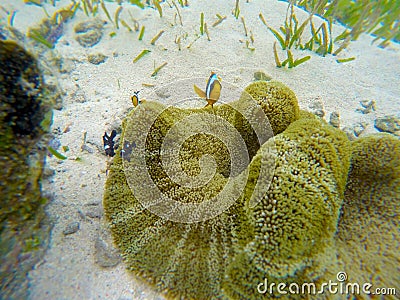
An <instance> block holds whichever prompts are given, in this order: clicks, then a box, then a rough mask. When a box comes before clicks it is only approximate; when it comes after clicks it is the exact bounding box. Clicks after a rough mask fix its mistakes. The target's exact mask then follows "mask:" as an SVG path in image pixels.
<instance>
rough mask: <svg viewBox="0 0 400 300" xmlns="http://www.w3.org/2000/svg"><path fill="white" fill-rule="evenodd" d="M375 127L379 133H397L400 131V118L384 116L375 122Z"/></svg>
mask: <svg viewBox="0 0 400 300" xmlns="http://www.w3.org/2000/svg"><path fill="white" fill-rule="evenodd" d="M375 127H376V128H377V129H378V130H379V131H385V132H390V133H396V132H398V131H399V130H400V116H398V115H397V116H395V115H391V116H384V117H381V118H378V119H376V120H375Z"/></svg>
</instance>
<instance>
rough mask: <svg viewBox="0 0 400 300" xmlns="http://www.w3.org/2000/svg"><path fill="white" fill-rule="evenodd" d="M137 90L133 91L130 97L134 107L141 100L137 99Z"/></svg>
mask: <svg viewBox="0 0 400 300" xmlns="http://www.w3.org/2000/svg"><path fill="white" fill-rule="evenodd" d="M139 92H140V91H136V92H133V96H132V97H131V100H132V104H133V106H134V107H136V106H138V105H139V104H140V103H142V101H140V100H139Z"/></svg>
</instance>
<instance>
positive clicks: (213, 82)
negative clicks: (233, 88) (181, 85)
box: [193, 72, 222, 107]
mask: <svg viewBox="0 0 400 300" xmlns="http://www.w3.org/2000/svg"><path fill="white" fill-rule="evenodd" d="M193 88H194V91H195V92H196V94H197V95H199V97H200V98H203V99H205V100H206V101H207V105H206V106H205V107H207V106H211V107H213V105H214V103H215V102H217V101H218V99H219V96H220V94H221V88H222V85H221V78H220V77H219V76H218V75H217V74H216V73H214V72H211V75H210V78H208V81H207V85H206V91H205V92H204V91H203V90H201V89H200V88H199V87H198V86H197V85H195V84H194V85H193Z"/></svg>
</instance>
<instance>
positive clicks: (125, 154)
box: [121, 141, 136, 162]
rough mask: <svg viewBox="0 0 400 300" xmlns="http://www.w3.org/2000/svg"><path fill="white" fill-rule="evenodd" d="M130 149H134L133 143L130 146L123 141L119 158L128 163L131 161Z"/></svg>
mask: <svg viewBox="0 0 400 300" xmlns="http://www.w3.org/2000/svg"><path fill="white" fill-rule="evenodd" d="M132 148H136V143H135V142H133V143H132V144H131V143H130V142H128V141H124V146H123V147H122V150H121V157H122V158H123V159H125V160H127V161H129V162H130V161H131V153H132Z"/></svg>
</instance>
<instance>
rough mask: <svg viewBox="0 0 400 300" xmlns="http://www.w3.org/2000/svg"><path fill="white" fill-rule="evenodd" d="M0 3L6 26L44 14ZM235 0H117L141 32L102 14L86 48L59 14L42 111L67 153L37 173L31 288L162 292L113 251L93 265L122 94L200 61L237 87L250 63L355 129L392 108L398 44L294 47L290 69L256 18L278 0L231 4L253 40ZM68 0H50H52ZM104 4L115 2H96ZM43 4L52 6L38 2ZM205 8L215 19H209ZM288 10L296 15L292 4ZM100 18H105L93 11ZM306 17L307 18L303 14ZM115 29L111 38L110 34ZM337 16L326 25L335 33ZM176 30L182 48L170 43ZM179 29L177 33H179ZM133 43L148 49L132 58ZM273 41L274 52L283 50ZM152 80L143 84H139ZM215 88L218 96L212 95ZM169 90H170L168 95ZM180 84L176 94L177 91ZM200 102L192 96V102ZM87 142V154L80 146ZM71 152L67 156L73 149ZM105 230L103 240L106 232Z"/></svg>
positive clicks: (198, 68)
mask: <svg viewBox="0 0 400 300" xmlns="http://www.w3.org/2000/svg"><path fill="white" fill-rule="evenodd" d="M1 2H2V3H1V5H2V6H4V7H5V8H6V9H8V10H14V9H17V10H18V12H17V13H16V16H15V19H14V26H15V27H16V28H17V29H19V30H21V31H22V32H26V29H27V27H28V26H31V25H33V24H35V23H38V22H39V21H40V20H41V19H42V18H43V17H45V15H44V13H43V10H42V9H41V8H40V7H36V6H32V5H25V4H24V3H23V1H11V0H3V1H1ZM234 2H235V1H194V0H193V1H190V2H189V6H188V7H185V8H180V13H181V16H182V23H183V26H182V25H180V23H179V18H176V17H175V16H174V15H175V12H176V9H175V7H169V6H168V4H167V3H166V2H164V3H162V7H163V17H162V18H160V17H159V15H158V12H157V11H156V10H154V9H150V8H147V9H144V10H141V9H140V8H137V7H135V6H131V5H128V4H124V10H123V11H122V13H121V16H120V17H121V18H123V19H125V20H127V21H128V22H129V20H130V16H129V13H128V12H130V13H131V15H132V16H133V17H134V18H135V19H136V20H137V21H138V22H139V23H140V25H145V28H146V29H145V34H144V38H143V40H142V41H139V40H138V33H137V32H128V30H126V28H124V27H122V26H121V28H120V29H119V30H116V29H115V27H114V25H113V24H112V23H111V22H108V23H107V24H106V25H105V32H104V35H103V38H102V39H101V41H100V42H99V43H98V44H97V45H95V46H93V47H92V48H83V47H82V46H81V45H80V44H79V43H78V42H77V41H76V40H75V32H74V26H75V25H76V24H77V23H78V22H82V21H84V20H87V17H86V16H85V15H84V13H83V12H78V13H77V15H76V16H75V18H74V19H73V20H72V21H70V22H69V23H67V24H66V26H65V31H64V35H63V36H62V37H61V39H60V40H59V41H58V43H57V45H56V47H55V49H54V50H53V51H56V52H57V53H58V54H59V55H60V56H61V57H62V58H63V61H64V63H65V65H67V67H68V72H67V73H64V74H61V75H60V77H59V83H60V86H61V88H62V89H63V91H64V92H65V96H64V98H63V107H62V109H60V110H55V111H54V122H53V125H52V129H53V133H54V134H55V136H56V137H57V138H58V139H59V141H60V142H61V145H64V146H68V147H69V152H67V156H68V158H69V159H67V160H64V161H60V160H58V159H57V158H55V157H48V158H47V165H48V167H49V168H51V169H53V170H55V174H54V176H51V177H49V178H48V179H46V180H44V182H43V190H44V191H45V193H46V194H47V195H51V197H52V201H51V202H50V204H49V205H48V214H49V215H50V217H51V218H53V219H54V220H55V226H54V228H53V230H52V233H51V241H50V246H49V249H48V251H47V253H46V255H45V257H44V259H43V261H41V262H40V263H39V264H37V265H36V266H35V268H34V269H33V270H32V271H31V272H30V274H29V279H30V295H31V299H70V300H72V299H121V300H122V299H162V297H160V296H157V295H156V294H154V293H153V292H152V291H151V290H150V289H149V288H148V287H147V286H145V285H143V284H141V283H139V282H138V281H137V280H135V278H133V276H132V275H130V274H129V273H128V272H126V271H125V267H124V264H123V263H122V262H121V263H119V264H118V265H117V266H115V267H109V268H103V267H100V266H99V265H98V264H96V262H95V261H96V258H95V255H94V254H95V241H96V240H98V239H99V236H100V237H101V236H103V235H104V232H105V229H104V228H106V226H105V220H104V216H103V215H102V207H101V206H102V204H101V203H102V197H103V187H104V184H105V181H106V177H107V176H106V168H107V162H108V161H109V158H107V157H106V156H105V155H104V151H103V150H102V135H103V134H104V132H105V131H107V132H110V131H111V129H113V128H115V127H116V124H117V125H118V124H120V122H121V120H122V118H123V117H124V116H125V114H126V112H127V110H129V109H130V108H131V107H132V103H131V101H130V97H131V95H132V94H133V92H134V91H135V90H141V92H140V95H141V97H142V98H147V99H150V98H151V93H152V91H153V90H154V89H155V88H159V87H161V86H163V85H165V84H167V83H171V82H174V81H177V80H180V79H187V78H189V79H190V78H195V77H196V78H199V77H201V78H204V82H205V81H206V79H207V78H208V76H209V74H210V71H217V72H218V74H219V75H220V76H221V77H222V79H223V86H224V81H225V82H227V83H232V84H235V85H236V86H238V87H239V88H244V87H245V86H246V85H247V84H248V83H249V82H250V81H251V80H252V78H253V73H254V71H257V70H262V71H264V72H265V73H267V74H268V75H270V76H272V77H273V78H274V79H275V80H278V81H281V82H283V83H285V84H286V85H287V86H289V87H290V88H291V89H292V90H293V91H294V92H295V93H296V95H297V97H298V101H299V104H300V108H302V109H306V110H307V109H309V108H308V107H309V105H310V104H311V103H313V102H314V101H316V99H317V100H320V101H321V102H322V103H323V105H324V108H325V112H326V115H327V116H329V115H330V113H331V112H333V111H336V112H338V113H339V114H340V119H341V127H344V126H347V125H351V124H354V123H357V122H366V123H367V124H368V126H367V128H366V130H365V132H364V133H363V134H368V133H371V132H376V129H375V128H374V125H373V121H374V120H375V119H376V118H377V117H380V116H384V115H388V114H393V112H399V111H400V52H399V50H400V47H399V45H393V44H392V45H390V46H389V47H387V48H386V49H381V48H379V47H377V44H378V43H376V44H372V43H371V42H372V40H373V37H371V36H368V35H362V36H361V37H360V38H359V39H358V40H357V41H354V42H352V43H351V45H350V46H349V47H348V49H346V50H345V51H343V52H342V53H341V54H340V56H339V57H340V58H345V57H352V56H354V57H356V59H355V60H354V61H352V62H349V63H337V62H336V59H337V57H333V56H331V55H328V56H327V57H321V56H318V55H316V54H315V53H313V52H310V51H297V50H294V51H293V53H294V55H295V58H298V57H303V56H305V55H311V60H310V61H308V62H306V63H304V64H302V65H300V66H298V67H296V68H294V69H283V68H281V69H279V68H276V67H275V62H274V57H273V52H272V47H273V43H274V41H275V38H274V36H273V35H272V34H271V33H270V32H269V31H268V29H267V28H266V27H265V25H263V24H262V23H261V21H260V19H259V17H258V15H259V13H260V12H261V13H262V14H263V15H264V17H265V19H266V20H267V22H268V23H269V24H270V25H271V26H272V27H274V28H279V26H281V25H282V23H283V21H284V17H285V14H286V8H287V3H285V2H278V1H273V0H267V1H265V0H252V1H249V3H244V2H245V1H242V2H243V3H241V4H240V9H241V11H240V16H244V18H245V21H246V26H247V28H248V30H251V31H252V33H253V35H254V40H255V41H254V45H252V46H253V47H254V48H255V50H254V51H250V50H249V49H246V45H245V43H243V41H245V40H246V37H245V34H244V29H243V24H242V22H241V21H240V19H239V20H236V19H235V18H234V17H233V15H232V9H233V8H234ZM69 3H70V2H69V1H67V0H63V1H60V2H57V8H61V7H63V6H66V5H67V4H69ZM106 5H107V7H108V10H109V11H110V14H111V15H113V14H114V11H115V9H116V5H113V4H112V3H108V2H106ZM46 7H47V10H48V12H49V13H50V14H52V12H53V11H54V10H55V9H54V8H52V7H51V6H46ZM201 12H204V16H205V22H207V24H209V25H208V29H209V33H210V39H211V41H208V40H207V37H206V36H205V35H204V36H202V37H201V38H200V39H198V40H197V41H196V42H194V43H193V45H192V46H191V47H190V49H187V48H186V46H187V45H189V44H190V43H191V42H192V41H193V40H194V39H195V37H196V33H199V26H200V14H201ZM216 14H220V15H223V16H224V15H226V16H227V19H226V20H225V21H223V22H222V23H221V24H219V25H218V26H216V27H212V26H211V24H213V23H214V22H215V21H216V20H217V17H216ZM296 14H297V16H298V17H299V18H303V19H304V17H305V16H306V14H305V13H304V12H303V11H302V10H297V9H296ZM100 17H101V18H103V19H104V20H106V19H107V18H106V16H105V15H104V14H103V12H101V13H100ZM315 20H316V22H317V23H318V18H317V17H315ZM160 30H164V31H165V32H164V34H163V35H162V36H161V37H160V39H159V40H158V41H157V42H156V44H155V45H151V44H150V41H151V39H152V38H153V37H154V36H155V35H156V34H157V33H158V32H159V31H160ZM113 31H116V32H117V35H116V36H115V37H110V33H111V32H113ZM342 31H343V27H341V26H339V25H335V26H334V32H335V34H336V35H337V34H339V33H341V32H342ZM179 36H181V37H182V39H181V43H182V50H181V51H179V50H178V46H177V44H176V43H175V40H176V38H177V37H179ZM185 37H186V38H185ZM143 49H149V50H151V51H152V52H151V53H149V54H147V55H146V56H145V57H143V58H142V59H140V60H139V61H138V62H136V63H133V62H132V60H133V58H135V57H136V56H137V55H138V54H139V53H140V52H141V51H142V50H143ZM96 53H102V54H104V55H106V56H107V57H108V59H107V60H106V61H105V62H104V63H102V64H99V65H94V64H91V63H89V62H88V59H87V57H88V55H89V54H96ZM283 54H284V53H283V52H280V55H281V57H282V58H281V59H283V57H284V56H283ZM164 62H168V64H167V65H166V66H165V67H164V68H163V69H161V70H160V72H159V73H158V75H157V76H156V77H151V74H152V72H153V70H154V65H156V66H158V65H161V64H162V63H164ZM143 83H146V84H152V85H154V86H155V87H144V86H143V85H142V84H143ZM223 92H224V88H223V90H222V94H221V98H223ZM174 96H175V95H172V97H174ZM179 96H180V95H176V98H179ZM361 100H375V101H376V107H377V110H376V111H375V112H371V113H370V114H361V113H359V112H356V109H357V108H360V104H359V101H361ZM203 105H204V103H202V102H199V107H201V106H203ZM84 132H86V133H87V144H86V145H87V146H88V147H89V148H90V149H91V150H92V151H86V150H82V148H81V146H82V138H83V133H84ZM90 152H92V153H90ZM76 157H80V158H81V159H82V161H80V162H77V161H76V160H75V159H74V158H76ZM74 221H77V222H79V223H80V229H79V230H78V231H77V232H76V233H74V234H71V235H64V234H63V230H64V229H65V228H66V226H67V225H68V224H69V223H71V222H74ZM106 240H107V239H106Z"/></svg>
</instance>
